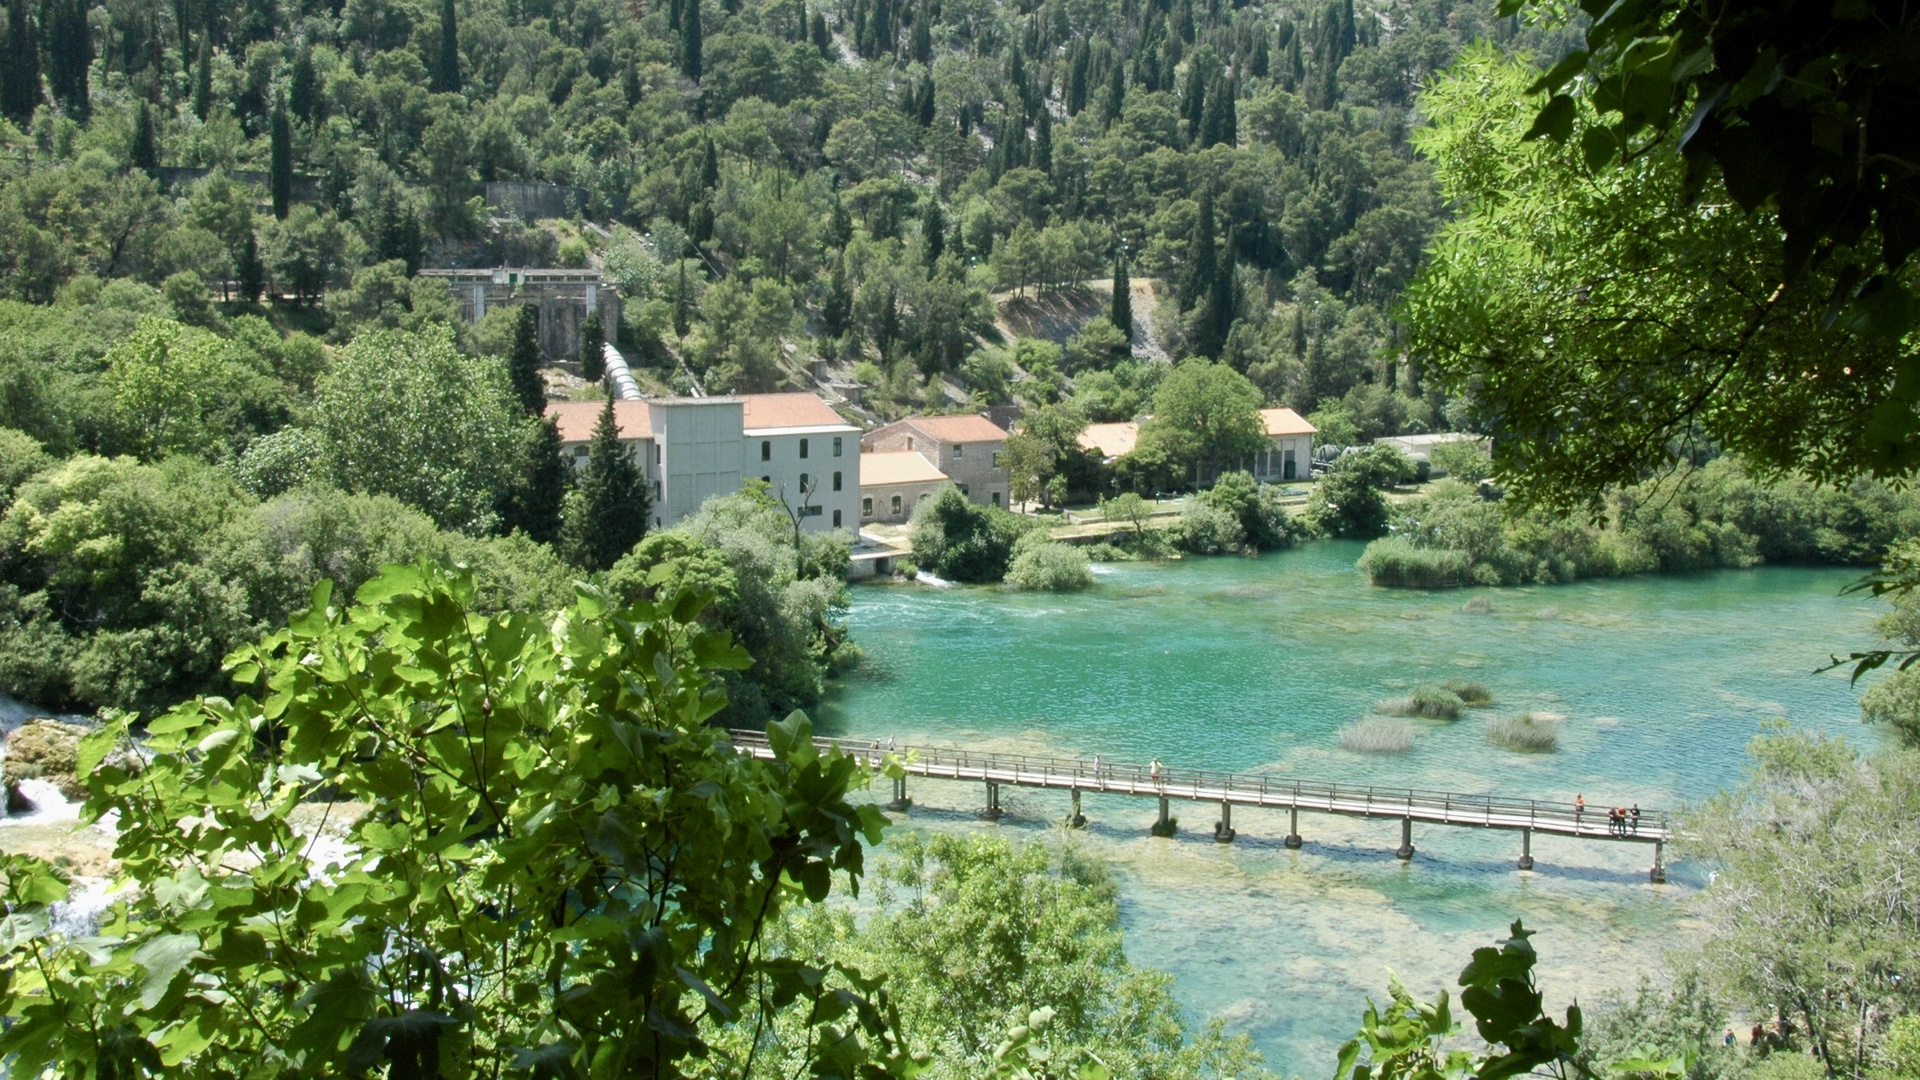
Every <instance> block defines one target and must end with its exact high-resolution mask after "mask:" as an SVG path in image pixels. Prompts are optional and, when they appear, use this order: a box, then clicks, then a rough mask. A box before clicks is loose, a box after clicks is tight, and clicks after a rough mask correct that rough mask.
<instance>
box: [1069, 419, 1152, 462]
mask: <svg viewBox="0 0 1920 1080" xmlns="http://www.w3.org/2000/svg"><path fill="white" fill-rule="evenodd" d="M1139 441H1140V425H1139V424H1136V423H1134V422H1133V421H1131V420H1125V421H1122V422H1120V423H1118V424H1088V425H1087V428H1086V430H1085V431H1082V432H1081V433H1080V445H1081V446H1084V447H1086V448H1087V449H1089V450H1097V451H1099V452H1100V456H1101V457H1108V458H1117V457H1122V456H1124V455H1127V454H1131V453H1133V447H1134V444H1135V443H1138V442H1139Z"/></svg>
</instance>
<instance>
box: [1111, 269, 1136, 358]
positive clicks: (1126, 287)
mask: <svg viewBox="0 0 1920 1080" xmlns="http://www.w3.org/2000/svg"><path fill="white" fill-rule="evenodd" d="M1107 321H1109V322H1111V323H1113V325H1114V326H1115V327H1117V328H1118V329H1119V331H1120V332H1121V333H1122V334H1125V335H1126V336H1127V344H1129V345H1131V344H1133V282H1132V281H1131V280H1129V279H1128V278H1127V256H1126V253H1125V252H1118V253H1116V254H1115V255H1114V257H1113V303H1112V305H1111V306H1109V307H1108V308H1107Z"/></svg>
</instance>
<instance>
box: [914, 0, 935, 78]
mask: <svg viewBox="0 0 1920 1080" xmlns="http://www.w3.org/2000/svg"><path fill="white" fill-rule="evenodd" d="M932 22H933V19H932V18H930V17H929V16H928V15H927V9H926V8H925V7H922V8H921V9H920V10H919V12H918V13H916V14H915V15H914V17H913V40H912V44H911V45H910V47H909V51H908V57H909V58H910V59H911V60H913V62H914V63H916V64H931V63H933V27H932V25H931V24H932Z"/></svg>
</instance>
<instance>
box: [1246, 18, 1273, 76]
mask: <svg viewBox="0 0 1920 1080" xmlns="http://www.w3.org/2000/svg"><path fill="white" fill-rule="evenodd" d="M1272 66H1273V55H1272V53H1271V52H1270V51H1269V50H1268V48H1267V32H1266V31H1265V30H1262V31H1260V39H1259V40H1258V41H1256V42H1255V43H1254V46H1253V59H1252V60H1249V61H1248V62H1247V73H1248V74H1250V75H1252V76H1253V77H1254V78H1256V79H1264V78H1266V77H1267V72H1268V70H1269V69H1270V68H1271V67H1272Z"/></svg>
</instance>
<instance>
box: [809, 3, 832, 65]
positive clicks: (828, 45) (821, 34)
mask: <svg viewBox="0 0 1920 1080" xmlns="http://www.w3.org/2000/svg"><path fill="white" fill-rule="evenodd" d="M813 47H814V48H816V49H818V50H820V55H821V57H822V58H824V59H828V60H831V59H833V35H832V34H830V33H828V32H827V17H826V15H825V14H823V13H821V12H818V11H816V12H814V13H813Z"/></svg>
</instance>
